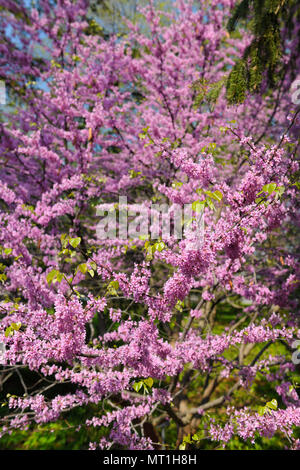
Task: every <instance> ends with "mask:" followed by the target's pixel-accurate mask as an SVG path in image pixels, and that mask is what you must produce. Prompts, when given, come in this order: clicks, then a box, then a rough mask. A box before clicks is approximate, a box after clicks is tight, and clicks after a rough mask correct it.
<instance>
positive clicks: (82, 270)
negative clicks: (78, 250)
mask: <svg viewBox="0 0 300 470" xmlns="http://www.w3.org/2000/svg"><path fill="white" fill-rule="evenodd" d="M78 269H79V271H80V272H82V274H85V273H86V272H87V265H86V264H85V263H82V264H80V265H79V266H78Z"/></svg>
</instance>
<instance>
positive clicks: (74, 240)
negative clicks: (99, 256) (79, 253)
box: [69, 237, 81, 248]
mask: <svg viewBox="0 0 300 470" xmlns="http://www.w3.org/2000/svg"><path fill="white" fill-rule="evenodd" d="M80 242H81V238H80V237H76V238H70V240H69V243H70V245H71V246H72V247H73V248H76V247H77V246H78V245H79V243H80Z"/></svg>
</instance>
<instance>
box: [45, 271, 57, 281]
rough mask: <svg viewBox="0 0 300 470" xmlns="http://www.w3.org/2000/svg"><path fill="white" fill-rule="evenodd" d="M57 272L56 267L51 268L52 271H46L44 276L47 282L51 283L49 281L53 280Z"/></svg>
mask: <svg viewBox="0 0 300 470" xmlns="http://www.w3.org/2000/svg"><path fill="white" fill-rule="evenodd" d="M58 274H59V271H57V269H52V271H50V273H48V274H47V277H46V279H47V282H48V284H51V282H53V280H54V279H55V278H56V277H57V275H58Z"/></svg>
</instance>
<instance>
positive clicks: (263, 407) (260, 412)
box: [258, 406, 266, 416]
mask: <svg viewBox="0 0 300 470" xmlns="http://www.w3.org/2000/svg"><path fill="white" fill-rule="evenodd" d="M265 412H266V407H265V406H260V407H259V408H258V414H259V415H260V416H263V415H264V414H265Z"/></svg>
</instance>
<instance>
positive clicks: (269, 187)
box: [262, 183, 276, 194]
mask: <svg viewBox="0 0 300 470" xmlns="http://www.w3.org/2000/svg"><path fill="white" fill-rule="evenodd" d="M275 189H276V183H269V184H265V185H264V186H263V188H262V190H263V191H265V192H266V193H268V194H272V193H273V192H274V191H275Z"/></svg>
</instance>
